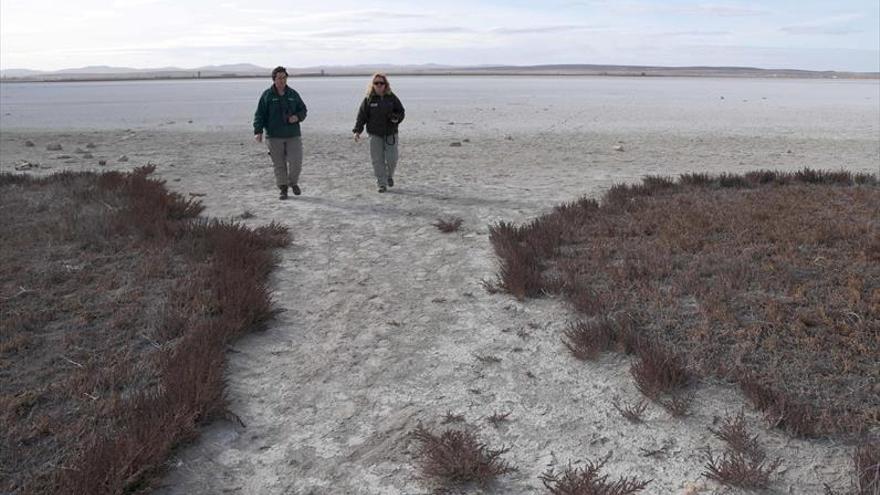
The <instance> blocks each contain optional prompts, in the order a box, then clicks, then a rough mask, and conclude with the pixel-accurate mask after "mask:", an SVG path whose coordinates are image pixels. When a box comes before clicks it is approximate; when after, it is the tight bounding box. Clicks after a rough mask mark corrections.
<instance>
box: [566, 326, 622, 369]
mask: <svg viewBox="0 0 880 495" xmlns="http://www.w3.org/2000/svg"><path fill="white" fill-rule="evenodd" d="M615 340H616V335H615V334H614V329H613V327H612V323H611V321H610V320H607V319H601V320H592V321H577V322H574V323H569V325H568V328H566V329H565V333H564V334H563V337H562V343H563V344H565V347H567V348H568V350H569V351H570V352H571V355H572V356H574V357H575V358H577V359H580V360H582V361H587V360H590V359H594V358H595V357H596V356H597V355H598V354H599V353H600V352H604V351H607V350H609V349H611V348H612V346H613V344H614V342H615Z"/></svg>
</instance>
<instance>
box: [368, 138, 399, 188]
mask: <svg viewBox="0 0 880 495" xmlns="http://www.w3.org/2000/svg"><path fill="white" fill-rule="evenodd" d="M370 159H371V160H372V161H373V173H375V174H376V182H378V183H379V185H380V186H387V185H388V177H394V169H395V168H396V167H397V134H394V135H391V136H373V135H372V134H371V135H370Z"/></svg>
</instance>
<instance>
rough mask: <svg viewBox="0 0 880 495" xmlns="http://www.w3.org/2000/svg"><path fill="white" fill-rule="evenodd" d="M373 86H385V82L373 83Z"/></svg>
mask: <svg viewBox="0 0 880 495" xmlns="http://www.w3.org/2000/svg"><path fill="white" fill-rule="evenodd" d="M373 86H385V81H373Z"/></svg>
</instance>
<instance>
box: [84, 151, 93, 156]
mask: <svg viewBox="0 0 880 495" xmlns="http://www.w3.org/2000/svg"><path fill="white" fill-rule="evenodd" d="M82 157H83V158H94V155H92V154H91V153H89V152H88V151H87V152H85V153H83V156H82Z"/></svg>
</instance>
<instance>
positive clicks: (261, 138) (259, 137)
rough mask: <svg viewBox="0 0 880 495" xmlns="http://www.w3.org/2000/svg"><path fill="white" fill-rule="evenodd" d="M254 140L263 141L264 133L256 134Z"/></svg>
mask: <svg viewBox="0 0 880 495" xmlns="http://www.w3.org/2000/svg"><path fill="white" fill-rule="evenodd" d="M254 141H256V142H258V143H262V142H263V134H262V133H260V134H254Z"/></svg>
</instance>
